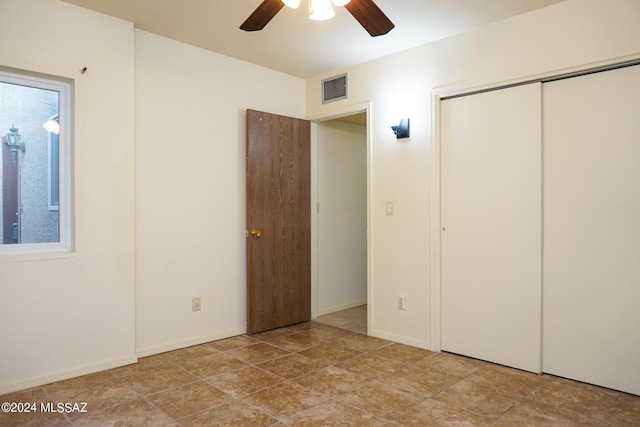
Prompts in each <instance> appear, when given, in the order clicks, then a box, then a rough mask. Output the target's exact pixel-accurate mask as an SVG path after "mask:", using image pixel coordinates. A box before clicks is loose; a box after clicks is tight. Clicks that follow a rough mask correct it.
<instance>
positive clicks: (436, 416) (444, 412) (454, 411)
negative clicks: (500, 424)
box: [394, 400, 494, 427]
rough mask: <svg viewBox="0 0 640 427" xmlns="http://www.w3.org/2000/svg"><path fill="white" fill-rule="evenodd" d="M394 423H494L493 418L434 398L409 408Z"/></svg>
mask: <svg viewBox="0 0 640 427" xmlns="http://www.w3.org/2000/svg"><path fill="white" fill-rule="evenodd" d="M394 421H395V423H396V424H397V425H398V426H420V427H423V426H433V427H445V426H457V427H465V426H468V427H483V426H489V425H492V426H493V425H494V424H492V423H493V419H492V418H488V417H485V416H482V415H479V414H475V413H473V412H469V411H465V410H463V409H460V408H458V407H456V406H449V405H446V404H444V403H442V402H438V401H435V400H426V401H424V402H422V403H420V404H419V405H417V406H415V407H413V408H410V409H409V410H408V411H407V412H406V413H404V414H403V415H402V416H400V417H399V418H396V419H395V420H394Z"/></svg>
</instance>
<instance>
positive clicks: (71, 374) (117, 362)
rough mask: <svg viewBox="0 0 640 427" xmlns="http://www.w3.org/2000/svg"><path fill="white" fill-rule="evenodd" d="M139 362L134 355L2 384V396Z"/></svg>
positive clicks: (0, 388) (0, 386) (0, 390)
mask: <svg viewBox="0 0 640 427" xmlns="http://www.w3.org/2000/svg"><path fill="white" fill-rule="evenodd" d="M137 361H138V358H137V357H136V355H135V354H132V355H129V356H124V357H120V358H117V359H112V360H107V361H104V362H100V363H94V364H91V365H85V366H81V367H78V368H73V369H69V370H66V371H58V372H54V373H51V374H46V375H40V376H37V377H32V378H27V379H24V380H20V381H15V382H12V383H6V384H0V395H2V394H6V393H12V392H14V391H20V390H25V389H28V388H31V387H37V386H41V385H45V384H50V383H54V382H57V381H63V380H68V379H69V378H75V377H79V376H82V375H87V374H93V373H96V372H100V371H105V370H107V369H113V368H119V367H120V366H125V365H131V364H132V363H136V362H137Z"/></svg>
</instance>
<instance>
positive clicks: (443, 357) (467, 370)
mask: <svg viewBox="0 0 640 427" xmlns="http://www.w3.org/2000/svg"><path fill="white" fill-rule="evenodd" d="M486 364H487V362H482V361H479V360H476V359H471V358H468V357H462V356H457V355H453V354H449V353H436V354H433V355H432V356H429V357H426V358H424V359H422V360H420V361H418V362H416V363H415V365H414V366H416V367H418V368H425V369H432V370H435V371H440V372H445V373H448V374H451V375H453V376H456V377H457V378H464V377H466V376H468V375H470V374H472V373H473V372H476V371H477V370H478V369H480V368H481V367H483V366H485V365H486Z"/></svg>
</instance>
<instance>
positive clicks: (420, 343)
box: [369, 329, 431, 350]
mask: <svg viewBox="0 0 640 427" xmlns="http://www.w3.org/2000/svg"><path fill="white" fill-rule="evenodd" d="M369 335H370V336H372V337H375V338H382V339H385V340H389V341H393V342H397V343H399V344H406V345H410V346H412V347H418V348H422V349H425V350H431V343H430V342H429V341H425V340H419V339H415V338H411V337H405V336H403V335H397V334H392V333H389V332H385V331H381V330H377V329H370V330H369Z"/></svg>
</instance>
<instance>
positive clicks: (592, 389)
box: [528, 378, 620, 422]
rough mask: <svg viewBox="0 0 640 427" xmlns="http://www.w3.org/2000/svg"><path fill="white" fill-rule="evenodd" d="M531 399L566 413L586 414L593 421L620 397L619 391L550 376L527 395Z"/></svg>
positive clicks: (597, 419) (600, 416) (602, 414)
mask: <svg viewBox="0 0 640 427" xmlns="http://www.w3.org/2000/svg"><path fill="white" fill-rule="evenodd" d="M528 396H529V397H531V398H532V399H534V400H536V401H539V402H542V403H546V404H548V405H551V406H555V407H557V408H559V409H560V410H562V411H564V412H568V413H574V414H579V415H580V416H582V415H587V416H588V417H589V419H590V420H593V421H594V422H597V421H599V420H600V419H601V418H602V417H603V416H604V414H605V412H606V411H607V410H608V409H609V407H611V406H612V405H613V404H614V403H615V402H616V400H617V399H618V398H619V397H620V393H618V392H615V391H612V390H609V389H605V388H600V387H596V386H592V385H588V384H583V383H578V382H574V381H568V380H565V379H560V378H551V379H549V380H547V381H545V382H543V383H542V384H541V385H540V386H539V387H537V388H536V389H535V390H533V391H532V392H531V393H530V394H529V395H528Z"/></svg>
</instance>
